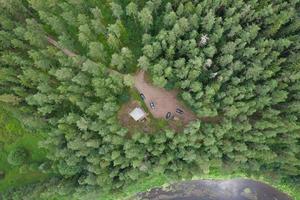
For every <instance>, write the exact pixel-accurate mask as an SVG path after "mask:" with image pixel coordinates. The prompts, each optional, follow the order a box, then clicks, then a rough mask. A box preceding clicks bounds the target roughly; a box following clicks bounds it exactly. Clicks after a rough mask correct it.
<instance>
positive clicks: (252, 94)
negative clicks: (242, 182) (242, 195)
mask: <svg viewBox="0 0 300 200" xmlns="http://www.w3.org/2000/svg"><path fill="white" fill-rule="evenodd" d="M140 70H143V71H145V72H146V73H147V78H148V79H149V81H150V82H151V84H153V85H154V86H156V87H159V88H163V89H165V90H166V91H173V90H176V91H179V92H178V95H177V99H178V101H180V102H182V103H184V105H185V106H186V107H188V108H189V109H190V110H191V111H192V112H193V113H194V115H195V116H196V118H197V119H196V120H193V121H192V122H190V123H189V124H187V125H185V126H184V125H182V126H183V127H181V128H180V129H176V130H174V129H172V128H170V126H169V125H168V123H167V122H165V120H157V121H155V120H156V119H152V118H153V117H152V118H151V119H150V120H153V123H151V124H152V125H153V126H157V127H155V128H153V131H152V132H151V133H148V132H145V131H143V129H140V130H139V129H134V131H133V130H130V127H128V126H127V127H126V126H124V125H123V124H122V123H121V122H120V120H119V118H118V113H119V111H120V109H121V108H122V106H123V105H125V104H126V103H128V102H130V101H132V100H136V99H137V100H138V101H142V100H141V99H140V98H139V97H136V96H138V95H139V94H138V92H137V91H136V90H135V88H134V84H133V82H134V78H133V77H134V75H135V74H136V73H137V72H138V71H140ZM11 113H14V116H12V114H11ZM161 121H163V122H161ZM0 125H1V127H0V150H1V152H0V199H14V200H19V199H37V200H39V199H45V200H46V199H47V200H48V199H99V200H102V199H103V200H106V199H107V200H108V199H117V198H116V197H114V196H112V197H111V196H109V195H107V194H113V193H118V192H122V191H125V190H126V188H128V186H130V185H135V184H136V183H139V182H141V181H143V180H149V177H156V178H154V179H155V180H156V179H159V178H158V177H160V175H161V177H167V179H168V180H183V179H184V180H190V179H192V178H193V177H194V176H209V175H210V174H214V173H221V172H222V173H226V174H235V173H240V172H242V173H245V174H247V175H248V176H249V177H250V176H267V177H273V178H274V180H271V182H280V183H284V184H287V185H292V186H293V187H294V191H296V192H297V193H298V194H299V199H300V190H299V188H300V1H299V0H288V1H284V0H254V1H244V0H67V1H66V0H43V1H41V0H1V1H0ZM3 152H4V153H3ZM10 168H12V170H11V171H9V170H8V169H10ZM22 174H23V175H22ZM23 177H26V178H25V179H24V180H23ZM30 178H32V179H30ZM6 179H9V180H6ZM154 179H153V180H154ZM161 179H163V178H161ZM275 179H276V181H275ZM17 180H22V181H17ZM2 181H5V182H3V183H1V182H2ZM158 182H163V181H162V180H160V181H158ZM162 184H163V183H162ZM4 185H6V186H4ZM146 189H149V188H146ZM136 192H139V191H136ZM120 198H123V197H120Z"/></svg>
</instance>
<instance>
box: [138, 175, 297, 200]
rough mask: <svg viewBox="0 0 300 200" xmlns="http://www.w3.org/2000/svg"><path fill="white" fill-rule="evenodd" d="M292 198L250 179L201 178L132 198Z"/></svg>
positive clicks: (169, 199) (189, 199)
mask: <svg viewBox="0 0 300 200" xmlns="http://www.w3.org/2000/svg"><path fill="white" fill-rule="evenodd" d="M137 199H138V200H292V199H291V198H290V197H289V196H288V195H287V194H285V193H282V192H280V191H278V190H276V189H275V188H273V187H271V186H269V185H266V184H264V183H261V182H257V181H253V180H248V179H233V180H226V181H223V180H199V181H186V182H180V183H176V184H173V185H171V186H169V187H167V188H155V189H152V190H150V191H149V192H145V193H139V194H137V195H136V196H135V197H133V198H132V200H137Z"/></svg>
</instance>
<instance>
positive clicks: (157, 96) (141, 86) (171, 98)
mask: <svg viewBox="0 0 300 200" xmlns="http://www.w3.org/2000/svg"><path fill="white" fill-rule="evenodd" d="M134 86H135V88H136V89H137V90H138V91H139V92H140V93H143V94H144V95H145V97H146V98H145V103H146V105H147V107H148V109H149V111H150V112H151V113H152V115H153V116H154V117H155V118H164V119H165V116H166V114H167V113H168V112H171V113H172V115H175V116H177V117H179V118H181V119H182V121H183V122H184V123H185V124H187V123H188V122H190V121H194V120H196V119H197V117H196V115H195V114H194V113H193V112H192V111H190V110H189V109H187V107H186V106H184V105H183V104H182V103H181V102H179V101H178V100H177V98H176V96H177V92H176V91H167V90H165V89H163V88H159V87H155V86H152V85H151V84H149V83H147V81H146V80H145V72H144V71H143V70H141V71H140V72H138V73H137V74H136V76H135V80H134ZM151 101H153V102H154V103H155V109H152V108H151V107H150V102H151ZM176 108H180V109H181V110H183V111H184V114H183V115H179V114H177V113H176Z"/></svg>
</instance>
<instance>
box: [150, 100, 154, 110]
mask: <svg viewBox="0 0 300 200" xmlns="http://www.w3.org/2000/svg"><path fill="white" fill-rule="evenodd" d="M150 108H152V109H155V104H154V102H153V101H150Z"/></svg>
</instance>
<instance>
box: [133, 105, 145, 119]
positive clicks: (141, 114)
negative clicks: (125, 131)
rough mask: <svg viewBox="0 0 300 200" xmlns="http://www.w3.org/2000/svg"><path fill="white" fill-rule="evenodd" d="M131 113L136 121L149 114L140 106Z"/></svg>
mask: <svg viewBox="0 0 300 200" xmlns="http://www.w3.org/2000/svg"><path fill="white" fill-rule="evenodd" d="M129 115H130V116H131V117H132V118H133V119H134V120H135V121H141V120H143V119H145V118H146V116H147V114H146V113H145V111H144V110H143V109H141V108H140V107H136V108H135V109H133V111H131V112H130V113H129Z"/></svg>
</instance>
